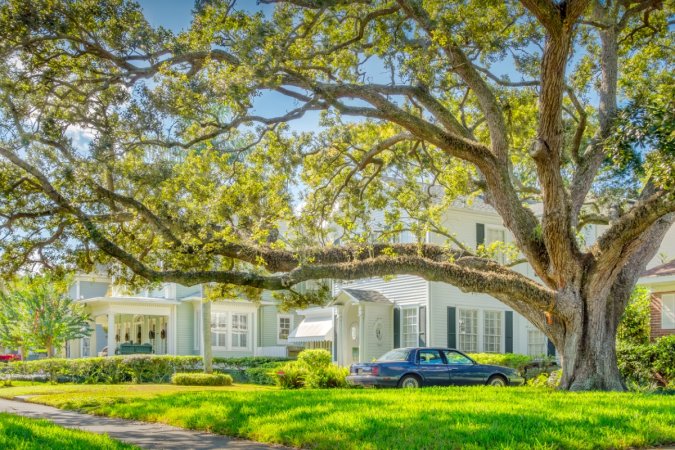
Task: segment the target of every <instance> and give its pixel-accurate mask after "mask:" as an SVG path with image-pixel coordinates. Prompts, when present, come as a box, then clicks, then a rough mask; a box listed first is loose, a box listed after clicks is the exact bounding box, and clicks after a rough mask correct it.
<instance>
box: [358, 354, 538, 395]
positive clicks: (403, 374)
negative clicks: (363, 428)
mask: <svg viewBox="0 0 675 450" xmlns="http://www.w3.org/2000/svg"><path fill="white" fill-rule="evenodd" d="M347 381H349V382H350V383H351V384H355V385H361V386H375V387H405V388H418V387H421V386H449V385H456V386H467V385H490V386H519V385H521V384H523V383H524V382H525V379H524V378H523V377H521V376H520V374H518V372H517V371H516V370H514V369H510V368H507V367H501V366H490V365H486V364H478V363H477V362H476V361H474V360H473V359H471V358H469V357H468V356H466V355H465V354H464V353H462V352H460V351H457V350H453V349H448V348H426V347H425V348H397V349H394V350H392V351H390V352H388V353H386V354H384V355H383V356H382V357H380V358H379V359H377V361H375V362H372V363H359V364H352V366H351V368H350V374H349V376H348V377H347Z"/></svg>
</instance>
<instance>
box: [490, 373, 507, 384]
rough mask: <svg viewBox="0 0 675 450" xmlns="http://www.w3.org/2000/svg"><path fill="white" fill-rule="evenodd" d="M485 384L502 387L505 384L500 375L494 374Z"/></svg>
mask: <svg viewBox="0 0 675 450" xmlns="http://www.w3.org/2000/svg"><path fill="white" fill-rule="evenodd" d="M487 384H488V386H495V387H504V386H506V379H504V377H502V376H500V375H495V376H493V377H491V378H490V379H489V380H488V382H487Z"/></svg>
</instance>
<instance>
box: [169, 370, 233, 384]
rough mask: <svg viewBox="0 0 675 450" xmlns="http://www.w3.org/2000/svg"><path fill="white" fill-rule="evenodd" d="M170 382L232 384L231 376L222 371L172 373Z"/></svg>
mask: <svg viewBox="0 0 675 450" xmlns="http://www.w3.org/2000/svg"><path fill="white" fill-rule="evenodd" d="M171 383H173V384H178V385H181V386H232V377H231V376H230V375H227V374H224V373H174V374H173V376H172V377H171Z"/></svg>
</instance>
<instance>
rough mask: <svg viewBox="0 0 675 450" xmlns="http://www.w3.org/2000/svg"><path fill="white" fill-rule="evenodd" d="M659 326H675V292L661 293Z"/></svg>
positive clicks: (667, 327)
mask: <svg viewBox="0 0 675 450" xmlns="http://www.w3.org/2000/svg"><path fill="white" fill-rule="evenodd" d="M661 328H663V329H664V330H666V329H671V328H675V294H662V295H661Z"/></svg>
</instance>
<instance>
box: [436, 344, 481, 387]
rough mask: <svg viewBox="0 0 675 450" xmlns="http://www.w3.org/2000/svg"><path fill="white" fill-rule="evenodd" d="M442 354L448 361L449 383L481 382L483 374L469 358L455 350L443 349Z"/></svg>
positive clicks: (468, 383)
mask: <svg viewBox="0 0 675 450" xmlns="http://www.w3.org/2000/svg"><path fill="white" fill-rule="evenodd" d="M443 354H444V356H445V359H446V360H447V361H448V375H449V377H448V378H449V380H448V381H449V383H450V384H452V385H457V386H467V385H471V384H483V381H484V380H483V378H484V375H483V374H482V373H481V370H480V366H478V365H476V364H475V363H474V362H473V361H472V360H471V359H470V358H468V357H467V356H466V355H463V354H462V353H460V352H458V351H455V350H444V351H443Z"/></svg>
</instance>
